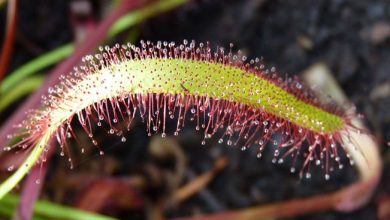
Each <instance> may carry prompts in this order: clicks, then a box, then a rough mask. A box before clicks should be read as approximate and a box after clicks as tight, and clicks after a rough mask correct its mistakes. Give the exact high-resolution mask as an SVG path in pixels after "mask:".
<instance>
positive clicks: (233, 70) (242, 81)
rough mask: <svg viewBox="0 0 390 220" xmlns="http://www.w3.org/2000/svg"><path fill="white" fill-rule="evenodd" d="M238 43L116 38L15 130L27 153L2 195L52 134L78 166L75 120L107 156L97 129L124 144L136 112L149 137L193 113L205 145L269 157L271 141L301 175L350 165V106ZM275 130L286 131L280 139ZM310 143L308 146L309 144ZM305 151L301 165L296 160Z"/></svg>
mask: <svg viewBox="0 0 390 220" xmlns="http://www.w3.org/2000/svg"><path fill="white" fill-rule="evenodd" d="M232 46H233V45H231V46H230V49H228V50H226V49H224V48H220V47H219V48H218V47H217V48H216V49H215V50H213V49H212V48H211V47H210V45H209V44H208V43H206V44H204V43H199V44H196V43H195V42H194V41H192V42H188V41H187V40H184V41H183V43H182V44H180V45H176V44H175V43H173V42H171V43H168V42H157V43H156V44H154V43H151V42H149V41H147V42H144V41H141V46H140V47H137V46H135V45H132V44H127V45H119V44H117V45H115V46H114V47H111V48H110V47H108V46H107V47H104V48H103V47H100V48H99V50H100V52H99V53H97V54H96V55H88V56H85V57H84V58H83V65H82V66H80V67H77V68H74V71H73V72H72V73H71V74H69V75H67V76H61V83H60V84H58V85H56V86H54V87H51V88H49V89H48V95H47V96H45V97H43V98H42V102H43V106H42V107H41V108H39V109H37V110H35V111H32V112H31V113H29V114H28V116H27V119H26V120H24V121H23V122H22V123H20V124H18V125H17V127H19V128H20V129H22V132H21V133H17V134H16V135H9V138H10V139H11V138H16V137H18V138H19V141H18V142H17V143H16V144H14V145H10V146H6V147H4V148H3V150H5V151H11V150H23V151H26V152H28V153H29V155H28V157H27V159H26V160H25V161H24V163H23V164H22V165H20V167H19V168H18V170H16V171H15V172H14V173H13V174H12V175H11V176H10V177H9V178H8V179H7V180H5V181H4V182H3V183H2V184H1V185H0V198H1V197H3V196H4V195H5V194H6V193H7V192H9V191H10V190H11V189H12V188H13V187H14V186H15V185H16V184H17V183H18V182H19V181H20V180H21V179H22V178H23V177H24V176H25V174H26V173H27V172H28V170H29V169H31V167H32V166H34V165H36V164H39V163H44V162H45V152H47V151H48V149H49V148H50V147H52V146H50V144H49V142H50V140H52V139H55V140H56V141H57V142H58V144H59V146H60V150H61V153H60V154H61V155H63V156H64V155H67V156H68V158H69V162H70V167H71V168H72V167H73V161H72V156H71V150H70V149H69V147H68V143H67V139H69V138H75V139H76V141H77V135H76V132H75V131H74V128H73V123H72V122H76V123H79V124H80V125H81V127H82V128H83V130H84V131H85V132H86V134H87V135H88V137H89V138H90V139H91V142H92V143H93V145H95V146H96V147H97V149H98V150H99V152H100V154H102V155H103V154H104V149H103V147H102V146H100V144H99V143H98V141H97V139H96V138H95V136H94V132H93V131H94V128H95V127H97V128H99V127H100V128H101V129H107V133H108V134H112V135H116V136H118V138H119V139H120V140H121V141H124V142H125V141H126V137H125V132H127V131H128V130H130V127H131V126H130V125H131V123H132V121H133V119H134V118H135V117H138V116H140V117H141V118H142V120H143V121H144V122H145V123H146V125H147V133H148V135H152V133H157V132H160V133H161V135H162V136H163V137H165V136H166V135H167V133H166V124H167V123H172V121H173V122H174V123H175V124H176V130H175V131H174V133H173V134H174V135H178V134H179V133H180V130H181V129H182V128H183V127H184V126H185V124H186V123H187V121H188V120H187V119H189V120H190V121H193V122H194V124H195V129H196V130H202V132H203V134H204V139H203V141H202V142H201V144H202V145H204V144H205V143H206V140H207V139H209V138H211V137H212V136H216V135H219V136H218V137H217V139H218V142H219V143H223V142H226V144H227V145H240V146H241V149H242V150H245V149H247V148H249V147H256V148H258V154H257V156H258V157H261V156H262V152H263V151H264V149H265V148H266V146H267V143H270V144H272V145H274V147H273V148H274V154H273V155H274V158H273V160H272V161H273V162H278V163H283V162H284V161H285V160H286V158H289V159H290V158H291V159H290V160H291V161H292V165H291V172H296V168H297V167H298V166H299V167H300V176H304V177H306V178H310V177H311V166H312V164H315V165H318V166H321V167H322V168H323V169H324V173H325V174H324V177H325V179H326V180H328V179H329V178H330V173H331V172H332V171H333V170H335V169H342V167H343V164H341V162H340V154H344V153H345V154H346V155H347V157H349V152H344V149H343V146H344V144H345V142H346V141H350V140H348V138H347V139H346V138H345V137H349V135H348V133H349V132H350V131H356V130H358V131H359V132H360V130H359V129H358V128H356V127H355V126H354V125H353V124H352V123H351V122H350V116H349V113H347V112H348V111H346V110H345V109H343V108H339V107H337V106H335V105H332V104H326V103H325V104H324V103H321V101H320V100H319V99H317V98H315V96H314V95H313V93H312V92H311V91H310V89H308V88H306V87H305V86H304V85H303V84H302V83H301V82H300V81H299V80H298V79H296V78H288V77H286V78H282V77H280V76H279V75H278V74H277V73H276V71H275V69H274V68H271V69H270V70H268V69H265V67H264V65H263V63H262V61H261V60H260V59H254V60H247V58H246V57H245V56H243V55H242V53H241V52H240V51H238V52H237V53H236V52H233V51H232ZM119 122H122V123H119ZM123 124H126V126H121V125H123ZM276 133H278V134H281V138H279V139H276V138H274V136H275V134H276ZM303 143H308V145H309V147H308V148H307V149H305V150H304V149H302V147H301V146H302V145H303ZM358 150H359V149H358ZM80 151H81V152H84V149H83V148H81V149H80ZM300 156H301V157H303V158H304V160H303V163H302V164H298V162H297V161H298V160H297V158H298V157H300ZM350 163H351V164H353V163H354V162H353V160H352V159H350ZM11 170H12V169H11Z"/></svg>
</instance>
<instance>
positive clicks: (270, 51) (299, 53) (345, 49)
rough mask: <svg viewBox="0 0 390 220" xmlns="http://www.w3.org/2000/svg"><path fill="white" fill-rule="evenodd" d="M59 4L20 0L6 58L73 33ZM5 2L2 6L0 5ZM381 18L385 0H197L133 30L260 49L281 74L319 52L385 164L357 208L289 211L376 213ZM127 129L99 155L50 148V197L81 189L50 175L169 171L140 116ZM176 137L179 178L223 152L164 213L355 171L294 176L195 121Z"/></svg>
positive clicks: (318, 188)
mask: <svg viewBox="0 0 390 220" xmlns="http://www.w3.org/2000/svg"><path fill="white" fill-rule="evenodd" d="M96 5H98V6H99V5H100V4H99V3H96ZM65 8H69V5H68V1H53V2H52V1H43V0H41V1H34V3H32V1H21V9H20V14H21V15H20V21H19V27H18V28H19V30H18V40H17V48H19V49H18V50H16V51H15V55H14V59H13V68H15V67H17V66H19V65H21V64H22V63H24V62H25V61H27V60H30V59H31V58H32V57H35V56H37V55H39V54H41V53H42V52H44V51H47V50H50V49H52V48H55V47H57V46H59V45H61V44H63V43H65V42H68V41H70V40H71V39H72V36H73V34H72V33H73V30H72V29H71V22H70V18H69V12H68V10H65ZM96 8H97V9H98V8H100V7H96ZM4 12H5V11H4V9H3V10H2V11H1V13H0V15H4V14H5V13H4ZM3 18H4V16H0V19H3ZM0 24H4V20H0ZM381 25H382V26H381ZM386 25H387V27H388V28H390V27H389V26H390V2H389V1H386V0H382V1H379V0H377V1H373V0H360V1H354V0H349V1H347V0H316V1H313V0H291V1H281V0H279V1H275V0H273V1H271V0H245V1H235V0H227V1H222V0H218V1H208V0H203V1H201V0H199V1H191V2H190V3H188V4H187V5H185V6H183V7H181V8H179V9H177V10H176V11H174V12H171V13H167V14H164V15H161V16H159V17H157V18H155V19H151V20H150V21H147V22H144V23H143V24H142V25H141V26H140V29H139V31H140V38H141V39H145V40H152V41H157V40H167V41H176V42H181V41H182V40H183V39H189V40H191V39H194V40H196V41H197V42H199V41H204V42H205V41H209V42H210V43H211V45H220V46H228V44H229V43H231V42H232V43H234V45H235V48H237V49H241V50H242V51H243V52H244V53H245V54H247V55H248V56H249V57H259V56H262V57H264V60H265V62H266V64H267V65H268V66H270V67H271V66H275V67H277V69H278V71H279V72H280V73H282V74H284V73H288V74H290V75H292V74H299V73H301V72H302V71H304V70H305V69H306V68H308V67H309V66H310V65H311V64H313V63H316V62H320V61H323V62H325V63H326V64H327V66H328V67H329V68H330V69H331V71H332V73H333V74H334V76H335V77H336V79H337V81H338V82H339V83H340V85H341V87H342V88H343V89H344V91H345V92H346V94H347V95H348V97H349V98H350V100H351V101H352V102H353V103H355V104H356V106H357V108H358V111H359V112H362V113H363V114H364V115H365V116H366V118H365V121H366V123H367V125H368V126H369V127H370V128H371V129H372V131H373V133H374V134H375V135H376V136H377V137H378V139H379V141H380V143H381V146H382V152H383V161H384V167H385V168H384V172H383V178H382V181H381V184H380V185H379V187H378V189H377V192H376V194H375V195H374V197H373V199H372V200H371V201H370V203H368V204H367V205H365V206H364V207H362V208H361V209H359V210H356V211H354V212H352V213H338V212H322V213H316V214H311V215H306V216H300V217H294V218H291V219H324V220H325V219H327V220H328V219H329V220H330V219H364V220H366V219H377V206H378V204H377V202H378V200H379V199H380V198H382V197H384V196H386V195H387V196H388V193H390V175H389V174H388V173H390V172H388V171H390V170H389V167H390V166H389V163H390V161H389V158H390V157H389V156H388V155H389V153H390V152H389V150H388V147H387V145H386V143H387V141H389V140H390V111H389V110H388V109H389V108H390V91H389V90H386V88H387V87H389V88H390V33H387V36H386V34H383V31H382V32H381V31H380V30H383V29H385V28H384V27H386ZM378 27H379V28H378ZM378 30H379V31H378ZM1 36H3V34H1ZM389 88H388V89H389ZM383 91H384V92H383ZM386 91H387V92H386ZM173 126H174V125H173ZM126 138H127V140H128V141H127V142H126V144H122V143H119V142H120V141H118V140H105V141H106V142H107V144H106V145H105V146H107V145H108V146H109V145H112V143H114V145H116V146H115V147H109V148H107V150H106V152H107V154H106V155H107V156H105V158H106V159H104V161H103V162H102V159H101V158H100V157H98V156H88V157H87V158H85V157H84V158H83V157H82V158H81V159H78V160H79V163H77V165H76V168H75V169H74V170H72V171H69V170H68V169H67V168H66V167H67V166H68V165H67V163H66V160H64V159H63V158H59V157H58V158H55V159H54V163H53V164H55V165H53V167H52V169H51V170H50V173H49V178H48V179H49V180H48V186H47V187H46V188H47V191H45V192H44V193H43V194H44V196H45V197H48V198H51V199H52V200H54V201H57V202H63V203H67V204H75V203H77V200H78V198H80V197H81V196H80V195H81V194H82V192H85V191H86V189H85V187H84V188H82V186H83V184H80V188H75V189H73V192H74V194H66V193H65V195H58V194H59V193H58V191H63V190H64V189H63V188H61V187H63V186H61V187H58V184H57V181H61V180H59V179H58V178H59V177H62V178H66V177H67V175H77V174H78V173H79V174H81V175H83V174H85V173H93V174H101V175H105V174H106V175H111V174H114V175H116V176H126V175H135V174H137V175H143V176H147V178H152V177H150V175H151V174H150V172H149V171H148V170H149V168H150V167H154V168H156V167H157V168H156V169H157V170H159V172H162V173H169V172H170V171H172V167H175V163H174V162H169V161H168V162H167V161H160V160H157V159H156V158H154V157H153V156H151V155H150V153H149V152H148V147H147V146H148V144H149V142H150V140H151V138H150V137H148V136H147V134H146V132H145V127H144V124H142V123H140V122H137V123H135V125H134V127H133V128H132V132H130V133H129V134H128V135H127V136H126ZM176 139H177V141H178V143H179V145H180V146H181V149H183V151H184V153H185V155H186V158H187V160H188V166H187V167H186V171H185V177H184V179H185V180H186V181H189V180H191V179H193V176H196V175H199V174H202V173H204V172H206V171H208V170H210V169H211V167H212V166H213V163H214V161H215V160H216V158H220V157H222V156H226V157H227V158H228V160H229V164H228V166H227V168H225V169H224V170H223V171H222V172H221V173H219V174H218V175H217V176H216V177H215V178H214V180H213V181H212V182H211V184H210V185H209V186H208V187H207V188H206V189H205V190H204V191H202V192H201V193H199V194H197V195H195V196H193V197H192V198H191V199H189V200H187V201H185V202H184V203H182V204H181V205H179V206H177V207H174V208H169V209H167V211H166V212H165V216H166V217H178V216H186V215H191V214H192V213H194V212H196V211H198V212H201V213H213V212H222V211H224V210H234V209H237V208H244V207H250V206H254V205H259V204H266V203H269V202H275V201H284V200H287V199H292V198H298V197H307V196H311V195H315V194H321V193H325V192H331V191H334V190H336V189H339V188H341V187H343V186H345V185H347V184H348V183H351V182H354V181H355V180H356V178H357V174H356V171H355V170H354V168H353V167H349V166H347V168H346V169H343V170H342V171H340V172H336V173H334V174H333V175H332V178H331V179H330V181H325V180H324V178H323V175H322V172H321V171H320V170H316V171H314V172H313V173H318V175H317V174H314V175H313V178H311V179H310V180H300V179H299V177H298V176H297V174H291V173H290V165H289V164H287V163H285V164H282V165H277V164H273V163H272V162H271V159H272V157H271V156H270V155H264V157H263V158H262V159H257V158H256V149H250V150H247V151H243V152H242V151H240V149H238V148H231V147H227V146H221V145H220V144H218V143H217V141H216V140H214V141H210V142H209V143H207V147H201V145H200V142H201V140H202V137H201V133H200V132H196V131H195V129H194V126H189V127H188V128H186V129H185V130H184V131H183V133H182V134H181V135H180V136H178V137H177V138H176ZM267 153H268V154H271V153H272V152H271V151H269V152H266V154H267ZM93 154H96V152H92V155H93ZM64 161H65V162H64ZM99 164H100V165H99ZM102 164H103V165H102ZM96 166H97V167H100V168H96ZM103 166H107V167H113V168H112V170H109V171H104V172H103V171H101V170H99V169H103V168H101V167H103ZM93 167H95V168H93ZM107 167H105V169H106V168H107ZM148 167H149V168H148ZM64 169H65V171H63V170H64ZM94 169H95V170H94ZM96 169H97V170H96ZM107 169H108V168H107ZM61 170H62V171H61ZM59 173H61V174H59ZM56 187H58V188H56ZM143 193H144V195H145V198H144V200H147V201H152V203H153V202H156V203H157V201H159V200H161V198H163V197H164V196H166V194H167V193H169V190H167V187H166V185H164V184H162V185H158V184H157V185H156V186H154V188H153V187H151V188H150V189H148V190H147V191H146V192H143ZM194 210H195V211H194ZM104 212H105V213H114V214H116V215H118V216H121V217H122V218H125V217H124V216H127V218H128V219H130V218H129V216H131V217H132V219H143V218H144V215H143V211H137V209H136V210H135V211H134V210H133V211H131V212H130V211H127V210H116V211H107V210H105V211H104Z"/></svg>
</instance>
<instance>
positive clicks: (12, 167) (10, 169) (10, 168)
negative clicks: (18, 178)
mask: <svg viewBox="0 0 390 220" xmlns="http://www.w3.org/2000/svg"><path fill="white" fill-rule="evenodd" d="M14 168H15V167H14V166H13V165H12V166H9V167H8V168H7V170H8V172H11V171H13V170H14Z"/></svg>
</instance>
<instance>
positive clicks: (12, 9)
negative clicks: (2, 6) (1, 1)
mask: <svg viewBox="0 0 390 220" xmlns="http://www.w3.org/2000/svg"><path fill="white" fill-rule="evenodd" d="M18 5H19V0H10V1H8V8H7V10H8V13H7V29H6V33H5V38H4V43H3V49H2V50H1V54H0V82H1V81H2V79H3V78H4V76H5V74H6V73H7V70H8V67H9V64H10V60H11V56H12V52H13V49H14V41H15V32H16V22H17V18H18V10H17V9H18Z"/></svg>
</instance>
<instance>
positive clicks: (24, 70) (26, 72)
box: [0, 44, 74, 94]
mask: <svg viewBox="0 0 390 220" xmlns="http://www.w3.org/2000/svg"><path fill="white" fill-rule="evenodd" d="M73 50H74V45H73V44H65V45H63V46H61V47H58V48H56V49H55V50H52V51H50V52H48V53H45V54H43V55H42V56H40V57H38V58H36V59H34V60H32V61H30V62H28V63H26V64H24V65H23V66H22V67H20V68H18V69H17V70H15V71H14V72H12V73H10V75H9V76H8V77H7V78H6V79H4V81H3V83H1V85H0V94H7V93H8V92H9V90H10V89H12V88H13V87H14V86H16V85H17V84H18V83H20V82H21V81H22V80H24V79H25V78H26V77H28V76H30V75H31V74H33V73H35V72H38V71H39V70H42V69H43V68H45V67H48V66H50V65H53V64H54V63H57V62H58V61H60V60H62V59H64V58H66V57H68V56H69V55H70V54H72V52H73Z"/></svg>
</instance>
